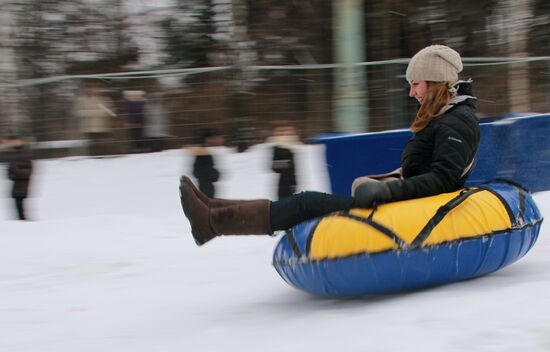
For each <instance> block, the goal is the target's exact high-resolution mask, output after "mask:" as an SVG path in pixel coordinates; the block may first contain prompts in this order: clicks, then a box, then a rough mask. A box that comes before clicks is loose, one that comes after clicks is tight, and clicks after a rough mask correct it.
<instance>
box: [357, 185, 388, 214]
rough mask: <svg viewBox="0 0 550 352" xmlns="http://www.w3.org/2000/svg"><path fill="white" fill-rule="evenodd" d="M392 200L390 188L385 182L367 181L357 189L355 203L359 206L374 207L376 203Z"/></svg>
mask: <svg viewBox="0 0 550 352" xmlns="http://www.w3.org/2000/svg"><path fill="white" fill-rule="evenodd" d="M390 200H391V192H390V188H389V187H388V185H387V184H386V183H385V182H365V183H363V184H362V185H360V186H358V187H357V189H356V190H355V204H356V205H357V206H358V207H359V208H372V207H373V206H374V204H375V203H385V202H387V201H390Z"/></svg>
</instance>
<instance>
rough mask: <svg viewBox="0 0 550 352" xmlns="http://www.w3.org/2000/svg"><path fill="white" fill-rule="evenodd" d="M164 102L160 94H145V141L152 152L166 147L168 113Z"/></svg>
mask: <svg viewBox="0 0 550 352" xmlns="http://www.w3.org/2000/svg"><path fill="white" fill-rule="evenodd" d="M164 101H165V100H164V96H163V94H162V93H160V92H153V93H149V94H147V104H146V105H145V116H147V119H146V130H147V140H148V143H149V148H150V150H151V151H154V152H159V151H161V150H164V149H166V148H167V147H168V146H167V139H168V136H169V131H168V123H167V119H168V113H167V111H166V107H165V106H164Z"/></svg>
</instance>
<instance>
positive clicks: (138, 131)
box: [130, 127, 144, 153]
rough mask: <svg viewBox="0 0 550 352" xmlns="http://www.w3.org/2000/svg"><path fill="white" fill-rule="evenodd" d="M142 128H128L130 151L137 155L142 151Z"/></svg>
mask: <svg viewBox="0 0 550 352" xmlns="http://www.w3.org/2000/svg"><path fill="white" fill-rule="evenodd" d="M143 145H144V143H143V127H132V128H130V151H131V152H132V153H139V152H142V151H143V149H144V148H143Z"/></svg>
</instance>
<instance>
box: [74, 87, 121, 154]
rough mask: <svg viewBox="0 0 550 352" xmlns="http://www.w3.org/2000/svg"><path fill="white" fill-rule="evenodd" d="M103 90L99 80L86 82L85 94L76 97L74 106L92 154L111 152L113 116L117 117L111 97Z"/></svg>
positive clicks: (89, 152) (89, 151)
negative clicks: (104, 94) (109, 145)
mask: <svg viewBox="0 0 550 352" xmlns="http://www.w3.org/2000/svg"><path fill="white" fill-rule="evenodd" d="M102 90H103V87H102V86H101V84H100V83H98V82H94V81H87V82H84V85H83V94H82V95H81V96H79V97H78V98H77V99H76V103H75V106H74V110H75V115H76V117H77V118H78V119H79V122H80V126H81V131H82V132H84V133H85V134H86V138H87V139H88V154H89V155H92V156H98V155H105V154H110V151H109V148H108V143H109V141H110V140H111V138H112V136H111V133H112V127H111V125H112V122H111V118H113V117H116V114H115V113H114V108H113V103H112V101H111V99H109V98H108V97H106V96H103V95H102Z"/></svg>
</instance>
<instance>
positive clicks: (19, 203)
mask: <svg viewBox="0 0 550 352" xmlns="http://www.w3.org/2000/svg"><path fill="white" fill-rule="evenodd" d="M14 200H15V208H16V209H17V216H18V217H19V220H27V218H26V217H25V208H24V206H23V203H24V201H25V198H20V197H16V198H14Z"/></svg>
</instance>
